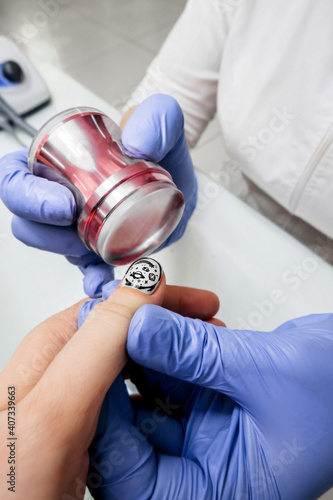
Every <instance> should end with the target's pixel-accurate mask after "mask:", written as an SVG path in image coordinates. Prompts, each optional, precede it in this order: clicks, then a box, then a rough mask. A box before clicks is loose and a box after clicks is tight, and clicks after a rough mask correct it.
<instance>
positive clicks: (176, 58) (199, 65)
mask: <svg viewBox="0 0 333 500" xmlns="http://www.w3.org/2000/svg"><path fill="white" fill-rule="evenodd" d="M234 10H235V7H230V6H229V7H228V0H189V1H188V3H187V5H186V7H185V10H184V12H183V13H182V15H181V16H180V18H179V19H178V21H177V22H176V24H175V26H174V27H173V29H172V30H171V32H170V34H169V36H168V38H167V39H166V41H165V42H164V45H163V46H162V48H161V50H160V52H159V54H158V55H157V56H156V57H155V59H154V60H153V61H152V63H151V64H150V66H149V68H148V70H147V73H146V76H145V77H144V79H143V80H142V82H141V83H140V84H139V86H138V87H137V88H136V90H135V91H134V93H133V94H132V96H131V97H130V99H129V101H128V102H127V104H126V106H125V108H124V110H123V111H124V112H125V111H126V110H127V109H129V108H130V107H132V106H135V105H137V104H139V103H140V102H142V101H143V100H144V99H145V98H147V97H148V96H150V95H152V94H156V93H165V94H168V95H171V96H173V97H174V98H175V99H177V101H178V102H179V104H180V106H181V108H182V110H183V113H184V116H185V132H186V137H187V141H188V144H189V145H190V146H194V145H195V143H196V142H197V140H198V139H199V137H200V135H201V133H202V131H203V130H204V128H205V126H206V125H207V123H208V122H209V121H210V120H211V119H212V117H213V116H214V114H215V111H216V102H217V87H218V80H219V73H220V67H221V62H222V53H223V46H224V43H225V40H226V36H227V32H228V27H229V25H230V22H231V16H232V15H233V13H234Z"/></svg>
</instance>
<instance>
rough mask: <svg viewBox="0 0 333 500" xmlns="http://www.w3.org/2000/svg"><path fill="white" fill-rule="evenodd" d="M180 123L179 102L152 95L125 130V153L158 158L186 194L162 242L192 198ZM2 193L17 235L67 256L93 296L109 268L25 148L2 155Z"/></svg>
mask: <svg viewBox="0 0 333 500" xmlns="http://www.w3.org/2000/svg"><path fill="white" fill-rule="evenodd" d="M183 125H184V118H183V114H182V112H181V109H180V107H179V105H178V104H177V102H176V101H175V100H174V99H173V98H171V97H169V96H166V95H155V96H152V97H150V98H148V99H147V100H146V101H144V102H143V103H142V104H141V105H140V106H138V108H137V109H136V110H135V112H134V114H133V115H132V116H131V118H130V119H129V120H128V122H127V124H126V126H125V128H124V132H123V143H124V152H125V153H126V154H128V155H130V156H133V157H138V158H144V159H148V160H153V161H157V162H159V163H160V164H161V165H162V166H163V167H164V168H165V169H166V170H168V171H169V172H170V173H171V175H172V176H173V179H174V181H175V183H176V184H177V186H178V187H179V189H180V190H181V191H183V193H184V196H185V200H186V208H185V211H184V215H183V217H182V220H181V221H180V223H179V224H178V226H177V228H176V229H175V231H174V232H173V233H172V234H171V235H170V236H169V238H168V239H167V241H166V242H164V244H163V245H162V246H163V247H164V246H166V245H168V244H169V243H172V242H173V241H176V240H177V239H178V238H180V236H181V235H182V234H183V232H184V230H185V227H186V224H187V221H188V219H189V217H190V216H191V214H192V212H193V210H194V207H195V203H196V192H197V187H196V180H195V175H194V171H193V165H192V161H191V157H190V154H189V151H188V148H187V145H186V141H185V136H184V127H183ZM0 197H1V199H2V200H3V202H4V203H5V205H6V206H7V207H8V208H9V210H11V211H12V212H13V213H14V218H13V223H12V230H13V233H14V235H15V236H16V238H18V239H19V240H21V241H23V242H24V243H25V244H27V245H29V246H32V247H35V248H39V249H42V250H47V251H51V252H56V253H60V254H63V255H65V256H66V257H67V258H68V260H69V261H70V262H71V263H73V264H75V265H77V266H79V268H80V269H81V271H83V273H84V275H85V277H84V289H85V292H86V293H87V294H88V295H90V296H92V297H97V296H100V295H101V290H102V287H103V285H104V284H105V283H107V282H109V281H110V280H111V279H113V268H112V267H111V266H109V265H108V264H106V263H105V262H104V261H103V260H102V259H101V258H100V257H98V256H97V255H96V254H95V253H93V252H90V251H89V250H88V249H87V248H86V247H85V245H84V244H83V243H82V242H81V240H80V238H79V236H78V234H77V231H76V225H75V223H73V222H74V218H75V213H76V207H75V200H74V197H73V195H72V193H71V192H70V191H69V190H68V189H67V188H66V187H64V186H62V185H60V184H57V183H54V182H50V181H48V180H46V179H42V178H38V177H35V176H33V175H32V174H31V173H30V172H29V170H28V167H27V151H26V150H23V151H18V152H16V153H11V154H9V155H6V156H4V157H3V158H2V159H1V160H0Z"/></svg>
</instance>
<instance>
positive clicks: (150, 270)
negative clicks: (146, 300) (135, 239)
mask: <svg viewBox="0 0 333 500" xmlns="http://www.w3.org/2000/svg"><path fill="white" fill-rule="evenodd" d="M161 277H162V267H161V265H160V264H159V263H158V262H157V261H156V260H154V259H151V258H149V257H144V258H142V259H138V260H136V261H135V262H133V264H131V265H130V267H129V268H128V269H127V271H126V274H125V276H124V280H123V284H122V286H125V287H129V288H135V289H136V290H140V292H143V293H146V294H147V295H151V294H152V293H154V292H155V290H156V288H157V286H158V284H159V282H160V281H161Z"/></svg>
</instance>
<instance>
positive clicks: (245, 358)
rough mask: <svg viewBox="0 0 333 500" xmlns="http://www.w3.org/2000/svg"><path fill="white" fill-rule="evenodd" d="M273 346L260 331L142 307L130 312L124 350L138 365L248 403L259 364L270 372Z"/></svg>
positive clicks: (258, 380) (256, 377)
mask: <svg viewBox="0 0 333 500" xmlns="http://www.w3.org/2000/svg"><path fill="white" fill-rule="evenodd" d="M273 349H274V346H273V345H272V341H271V340H270V335H267V333H266V334H265V333H264V332H251V331H237V330H235V331H233V330H230V329H228V328H225V327H222V326H215V325H213V324H211V323H207V322H204V321H201V320H199V319H192V318H184V317H183V316H181V315H179V314H176V313H174V312H171V311H168V310H166V309H162V308H161V307H156V306H154V305H146V306H144V307H142V308H141V309H140V310H139V311H137V313H136V314H135V315H134V317H133V320H132V322H131V325H130V329H129V333H128V340H127V351H128V354H129V356H130V357H131V359H133V360H134V361H135V362H137V363H138V364H140V365H143V366H145V367H147V368H150V369H153V370H156V371H157V372H161V373H164V374H167V375H169V376H171V377H175V378H176V379H180V380H183V381H185V382H190V383H192V384H196V385H200V386H203V387H207V388H209V389H214V390H216V391H219V392H223V393H224V394H226V395H228V396H229V397H231V398H232V399H234V400H235V401H236V402H237V403H239V404H240V405H241V406H243V407H244V406H245V407H246V406H247V402H248V401H249V399H251V392H253V390H254V387H258V385H259V383H260V380H261V377H260V368H264V369H265V370H266V371H267V370H268V369H269V368H270V369H271V370H273V371H274V366H273V364H274V363H273V361H274V360H272V359H270V356H272V358H273V355H272V353H274V351H273Z"/></svg>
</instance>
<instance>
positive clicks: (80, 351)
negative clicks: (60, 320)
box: [26, 258, 165, 447]
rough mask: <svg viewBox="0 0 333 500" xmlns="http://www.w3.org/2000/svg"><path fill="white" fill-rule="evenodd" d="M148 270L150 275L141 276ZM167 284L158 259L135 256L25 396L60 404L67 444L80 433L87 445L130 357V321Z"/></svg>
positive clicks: (157, 301) (53, 405) (54, 405)
mask: <svg viewBox="0 0 333 500" xmlns="http://www.w3.org/2000/svg"><path fill="white" fill-rule="evenodd" d="M140 269H141V270H140ZM146 270H147V271H146ZM140 273H141V274H140ZM144 274H146V275H148V277H147V280H144V279H143V278H141V276H143V275H144ZM149 279H150V284H151V283H152V282H153V283H154V286H153V287H152V286H150V287H149V288H147V284H146V283H145V281H148V280H149ZM142 282H143V283H142ZM148 285H149V283H148ZM164 290H165V276H164V274H163V273H162V269H161V267H160V265H159V264H158V263H157V262H156V261H154V260H153V259H148V258H146V259H139V260H138V261H136V262H134V263H133V264H132V265H131V266H130V268H129V269H128V270H127V272H126V274H125V277H124V279H123V280H122V282H121V283H120V284H119V286H118V288H117V289H116V290H115V291H114V293H113V294H112V295H111V296H110V298H109V299H108V300H106V301H104V302H101V303H100V304H98V305H97V306H96V307H95V308H94V309H93V310H92V311H91V312H90V314H89V315H88V317H87V320H86V321H85V323H84V324H83V326H82V327H81V328H80V330H79V331H78V332H77V333H76V335H74V337H72V339H71V340H70V341H69V342H68V343H67V345H66V346H65V347H64V349H62V351H61V352H60V353H59V354H58V356H57V357H56V358H55V359H54V360H53V362H52V363H51V365H50V366H49V368H48V369H47V371H46V372H45V374H44V376H43V377H42V379H41V380H40V381H39V383H38V384H37V385H36V386H35V388H34V390H33V391H31V392H30V393H29V395H28V396H27V398H26V399H28V398H29V401H26V404H27V405H28V407H31V406H32V407H33V405H37V406H38V401H43V407H44V405H46V406H45V407H46V408H47V407H51V408H56V409H57V417H58V418H57V419H56V422H55V425H56V423H57V422H62V425H61V427H62V429H64V432H63V434H62V436H60V437H59V439H63V440H64V446H66V441H67V447H68V443H70V442H71V441H73V439H74V438H75V436H76V437H78V436H81V435H82V439H81V441H82V445H83V446H84V445H88V444H89V442H90V441H91V439H92V436H93V432H94V426H95V425H96V423H97V420H96V419H97V415H98V412H99V409H100V406H101V404H102V401H103V399H104V396H105V394H106V392H107V390H108V388H109V387H110V385H111V383H112V382H113V381H114V380H115V378H116V377H117V375H118V373H119V372H120V371H121V369H122V368H123V366H124V364H125V362H126V359H127V355H126V350H125V348H126V338H127V332H128V327H129V324H130V321H131V319H132V317H133V315H134V313H135V311H136V310H137V309H138V308H139V307H140V306H142V305H143V304H145V303H151V304H153V303H155V304H160V303H162V301H163V296H164ZM147 291H148V293H150V295H148V294H147ZM31 399H32V401H31ZM73 415H75V417H76V418H75V419H73ZM89 424H90V425H89ZM59 434H61V433H59ZM84 437H86V440H85V439H84Z"/></svg>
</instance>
